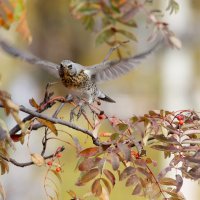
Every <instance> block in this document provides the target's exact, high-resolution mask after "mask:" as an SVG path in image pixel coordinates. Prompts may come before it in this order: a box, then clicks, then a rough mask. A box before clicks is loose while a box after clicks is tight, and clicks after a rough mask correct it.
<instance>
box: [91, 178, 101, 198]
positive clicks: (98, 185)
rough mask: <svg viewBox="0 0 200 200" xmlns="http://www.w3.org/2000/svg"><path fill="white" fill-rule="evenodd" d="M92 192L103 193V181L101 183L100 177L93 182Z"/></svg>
mask: <svg viewBox="0 0 200 200" xmlns="http://www.w3.org/2000/svg"><path fill="white" fill-rule="evenodd" d="M91 190H92V193H93V194H94V195H95V196H100V195H101V193H102V186H101V183H100V179H96V180H95V181H94V182H93V184H92V188H91Z"/></svg>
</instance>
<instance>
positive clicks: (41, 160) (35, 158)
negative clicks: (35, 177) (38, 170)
mask: <svg viewBox="0 0 200 200" xmlns="http://www.w3.org/2000/svg"><path fill="white" fill-rule="evenodd" d="M31 160H32V161H33V163H34V164H35V165H37V166H39V167H41V166H42V165H44V163H45V161H44V158H43V157H42V156H41V155H40V154H37V153H32V154H31Z"/></svg>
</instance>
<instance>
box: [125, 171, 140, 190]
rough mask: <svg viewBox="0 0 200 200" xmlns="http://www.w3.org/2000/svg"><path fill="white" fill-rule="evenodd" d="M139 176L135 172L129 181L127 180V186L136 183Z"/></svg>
mask: <svg viewBox="0 0 200 200" xmlns="http://www.w3.org/2000/svg"><path fill="white" fill-rule="evenodd" d="M138 180H139V179H138V177H137V176H136V175H135V174H134V175H131V176H130V177H129V178H128V179H127V181H126V186H127V187H128V186H131V185H134V184H136V183H138Z"/></svg>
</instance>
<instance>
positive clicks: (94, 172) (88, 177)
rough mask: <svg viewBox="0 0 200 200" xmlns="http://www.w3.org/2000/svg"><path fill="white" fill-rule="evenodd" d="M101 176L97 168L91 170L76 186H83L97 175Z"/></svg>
mask: <svg viewBox="0 0 200 200" xmlns="http://www.w3.org/2000/svg"><path fill="white" fill-rule="evenodd" d="M98 174H99V170H98V169H97V168H95V169H91V170H90V171H88V172H86V173H84V174H83V175H82V176H81V177H80V178H79V180H78V182H77V183H76V185H78V186H81V185H84V184H85V183H87V182H89V181H91V180H92V179H94V178H95V177H96V176H97V175H98Z"/></svg>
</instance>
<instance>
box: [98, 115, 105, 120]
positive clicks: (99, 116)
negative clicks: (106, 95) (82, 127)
mask: <svg viewBox="0 0 200 200" xmlns="http://www.w3.org/2000/svg"><path fill="white" fill-rule="evenodd" d="M98 118H99V119H100V120H102V119H105V118H106V117H105V115H104V114H103V115H98Z"/></svg>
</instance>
